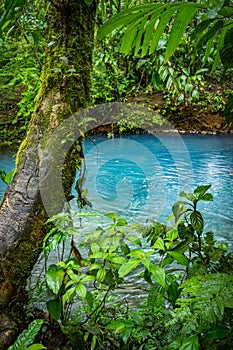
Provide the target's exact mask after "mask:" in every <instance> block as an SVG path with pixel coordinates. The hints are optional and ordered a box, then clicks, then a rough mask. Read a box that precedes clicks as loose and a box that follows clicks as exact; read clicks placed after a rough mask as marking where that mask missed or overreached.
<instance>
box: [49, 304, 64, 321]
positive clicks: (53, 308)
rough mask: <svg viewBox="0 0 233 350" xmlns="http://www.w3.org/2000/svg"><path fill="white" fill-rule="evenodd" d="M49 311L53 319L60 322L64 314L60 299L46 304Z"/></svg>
mask: <svg viewBox="0 0 233 350" xmlns="http://www.w3.org/2000/svg"><path fill="white" fill-rule="evenodd" d="M46 306H47V309H48V312H49V314H50V315H51V317H52V318H53V319H54V320H56V321H58V320H59V319H60V317H61V313H62V302H61V300H60V299H59V298H56V299H54V300H49V301H48V302H47V303H46Z"/></svg>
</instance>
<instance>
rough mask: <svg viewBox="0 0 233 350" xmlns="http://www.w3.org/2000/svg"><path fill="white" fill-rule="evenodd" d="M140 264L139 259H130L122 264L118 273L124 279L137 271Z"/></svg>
mask: <svg viewBox="0 0 233 350" xmlns="http://www.w3.org/2000/svg"><path fill="white" fill-rule="evenodd" d="M139 263H140V260H139V259H130V260H129V261H127V262H126V263H124V264H122V265H121V267H120V268H119V271H118V273H119V276H120V277H124V276H125V275H128V273H130V271H132V270H133V269H135V268H136V267H137V266H138V265H139Z"/></svg>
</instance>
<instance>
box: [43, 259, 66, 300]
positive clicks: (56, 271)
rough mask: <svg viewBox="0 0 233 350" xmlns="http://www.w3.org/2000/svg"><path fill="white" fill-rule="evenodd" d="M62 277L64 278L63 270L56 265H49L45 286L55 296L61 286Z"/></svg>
mask: <svg viewBox="0 0 233 350" xmlns="http://www.w3.org/2000/svg"><path fill="white" fill-rule="evenodd" d="M64 276H65V272H64V270H63V269H62V268H61V267H58V266H57V265H54V264H53V265H50V266H49V268H48V270H47V271H46V282H47V285H48V287H49V289H51V291H52V292H53V293H54V294H56V295H57V294H58V292H59V290H60V288H61V286H62V282H63V278H64Z"/></svg>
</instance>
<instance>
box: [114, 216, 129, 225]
mask: <svg viewBox="0 0 233 350" xmlns="http://www.w3.org/2000/svg"><path fill="white" fill-rule="evenodd" d="M127 224H128V222H127V221H126V220H125V219H124V218H119V219H118V220H117V222H116V226H125V225H127Z"/></svg>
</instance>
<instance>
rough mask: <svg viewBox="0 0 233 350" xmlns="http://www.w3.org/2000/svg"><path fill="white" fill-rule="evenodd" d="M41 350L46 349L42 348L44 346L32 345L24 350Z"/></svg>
mask: <svg viewBox="0 0 233 350" xmlns="http://www.w3.org/2000/svg"><path fill="white" fill-rule="evenodd" d="M42 349H46V348H45V347H44V345H42V344H33V345H31V346H29V347H28V348H27V349H26V350H42Z"/></svg>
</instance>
